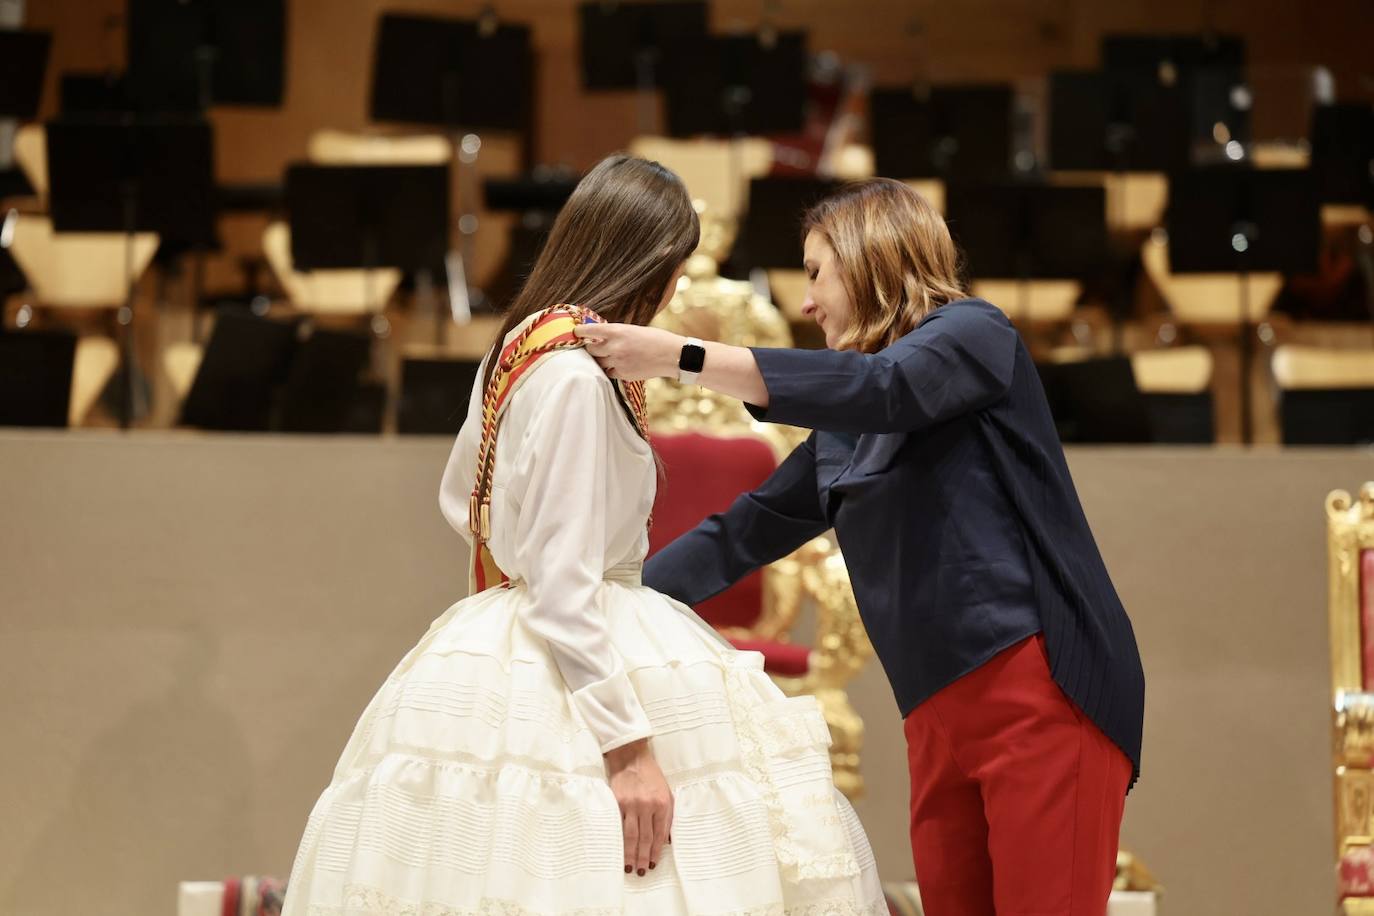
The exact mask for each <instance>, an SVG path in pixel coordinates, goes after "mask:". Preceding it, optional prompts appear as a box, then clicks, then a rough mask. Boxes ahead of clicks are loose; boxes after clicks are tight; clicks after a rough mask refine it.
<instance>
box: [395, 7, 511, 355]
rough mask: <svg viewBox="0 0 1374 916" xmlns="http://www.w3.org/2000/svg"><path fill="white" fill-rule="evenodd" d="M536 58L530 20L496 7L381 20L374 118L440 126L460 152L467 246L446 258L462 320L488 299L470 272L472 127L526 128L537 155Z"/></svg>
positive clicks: (475, 146)
mask: <svg viewBox="0 0 1374 916" xmlns="http://www.w3.org/2000/svg"><path fill="white" fill-rule="evenodd" d="M533 60H534V55H533V52H532V51H531V49H530V29H529V27H528V26H524V25H514V24H510V23H503V22H499V21H498V20H497V19H496V18H495V15H494V14H490V13H488V14H485V15H483V16H482V17H481V18H479V19H475V20H469V19H453V18H441V17H436V16H415V15H399V14H392V13H389V14H386V15H384V16H382V17H381V21H380V23H379V25H378V28H377V39H376V44H375V46H374V49H373V60H372V91H371V100H370V103H369V111H370V113H371V118H372V120H374V121H395V122H400V123H404V124H423V125H427V126H431V127H437V128H440V129H442V130H444V131H446V132H447V133H448V135H449V137H450V140H451V142H452V144H453V149H454V152H455V154H456V156H457V160H458V167H459V172H458V183H459V185H458V201H457V202H458V210H459V212H460V216H459V220H458V228H459V236H458V241H459V245H460V247H459V249H458V250H457V251H452V252H448V253H447V256H446V258H445V259H444V263H445V266H446V267H447V272H448V290H449V305H450V309H451V312H452V314H453V319H454V320H455V321H458V322H466V321H468V320H469V319H470V316H471V314H472V309H473V305H474V304H475V305H479V306H480V305H481V304H483V302H484V296H483V293H482V291H481V290H480V289H477V288H476V287H475V286H471V285H470V284H469V282H468V276H467V274H468V266H469V265H470V264H471V263H472V257H473V239H472V236H473V232H474V231H475V229H476V216H475V215H474V214H473V212H472V201H473V200H474V199H475V198H476V196H477V188H476V185H475V182H476V174H477V171H476V167H475V163H476V161H477V156H478V153H479V151H480V149H481V138H480V136H478V135H477V134H472V135H471V139H469V136H468V134H467V131H480V130H482V129H490V130H500V131H514V132H520V133H523V134H524V137H525V158H526V159H527V160H528V159H529V158H530V156H531V154H532V149H531V146H530V143H531V139H530V136H531V132H530V130H529V126H530V118H531V112H532V111H533V93H534V88H533V87H534V77H533V69H534V65H533ZM464 166H467V168H464ZM437 317H438V316H437V315H436V318H437ZM436 333H441V332H437V331H436Z"/></svg>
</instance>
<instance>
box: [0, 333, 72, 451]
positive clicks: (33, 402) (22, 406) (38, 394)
mask: <svg viewBox="0 0 1374 916" xmlns="http://www.w3.org/2000/svg"><path fill="white" fill-rule="evenodd" d="M75 359H76V335H74V334H68V333H65V332H58V331H6V330H4V329H3V328H0V426H53V427H63V426H66V425H67V414H68V411H69V409H70V407H69V405H70V403H71V392H72V364H73V362H74V361H75Z"/></svg>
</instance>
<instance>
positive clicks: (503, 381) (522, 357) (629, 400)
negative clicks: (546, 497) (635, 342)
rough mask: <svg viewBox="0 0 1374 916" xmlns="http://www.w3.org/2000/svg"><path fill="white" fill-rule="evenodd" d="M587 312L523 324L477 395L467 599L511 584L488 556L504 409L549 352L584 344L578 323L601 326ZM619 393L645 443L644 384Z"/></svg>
mask: <svg viewBox="0 0 1374 916" xmlns="http://www.w3.org/2000/svg"><path fill="white" fill-rule="evenodd" d="M601 321H602V318H601V316H600V315H598V314H596V312H593V311H592V310H591V309H586V308H582V307H581V306H577V305H555V306H553V307H552V308H547V309H545V310H544V311H542V312H539V313H537V314H535V315H534V316H532V317H531V318H529V319H527V320H526V323H525V325H524V327H523V329H522V330H520V331H519V332H518V333H517V334H516V336H515V337H514V338H513V339H511V340H510V342H509V343H507V344H505V346H503V347H502V348H501V353H500V356H499V357H498V359H497V363H496V367H495V369H493V370H492V374H491V381H490V382H488V383H487V387H486V390H485V391H483V392H482V436H481V443H480V444H479V446H478V448H477V482H476V483H475V484H474V486H473V488H472V498H471V500H470V501H469V503H468V525H469V527H470V529H471V531H472V568H471V569H470V571H469V575H468V591H469V594H473V595H475V594H477V593H479V592H484V591H486V590H487V589H489V588H492V587H494V586H498V585H501V586H504V585H506V584H508V583H509V582H510V577H509V576H507V575H506V574H505V573H504V572H503V571H502V570H501V568H500V567H499V566H497V565H496V560H495V559H494V558H493V557H492V555H491V550H490V549H489V548H488V547H487V541H489V540H491V486H492V477H493V474H494V473H495V470H496V435H497V432H498V431H499V430H500V426H501V418H502V416H503V415H504V414H505V408H506V405H507V404H509V403H510V397H511V395H512V394H513V393H514V392H515V389H516V388H517V387H518V386H519V385H520V382H521V381H522V380H523V379H524V378H525V377H526V376H528V374H529V372H530V370H531V369H533V368H534V367H535V366H537V365H538V364H539V362H540V361H541V360H542V359H544V357H546V356H548V355H549V354H551V353H556V352H557V351H559V350H574V349H577V348H579V347H581V346H583V342H582V340H581V339H580V338H578V336H577V335H576V334H574V333H573V329H574V328H575V327H577V326H578V325H579V324H593V323H600V322H601ZM619 384H620V391H621V393H622V395H623V396H624V398H625V403H626V404H628V405H629V407H630V412H631V413H632V414H633V415H634V421H635V427H636V428H637V429H638V430H639V434H640V435H641V436H643V437H644V438H645V440H648V438H649V427H648V421H647V419H646V417H645V407H644V383H643V382H620V383H619Z"/></svg>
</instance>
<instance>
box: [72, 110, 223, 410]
mask: <svg viewBox="0 0 1374 916" xmlns="http://www.w3.org/2000/svg"><path fill="white" fill-rule="evenodd" d="M47 148H48V149H47V152H48V178H49V183H50V185H51V187H50V192H49V209H50V211H51V213H52V223H53V229H54V231H56V232H119V233H123V234H124V236H125V250H126V261H125V270H126V274H125V285H126V288H127V289H128V294H127V297H126V299H125V302H124V306H123V308H121V309H120V311H119V313H118V323H119V324H120V325H121V326H122V328H123V333H122V335H121V336H122V351H123V358H122V360H121V365H120V370H119V375H118V378H117V379H116V387H115V389H113V390H115V391H118V392H119V395H118V405H117V408H116V413H117V414H118V416H119V420H120V426H121V427H123V428H125V429H127V428H128V427H129V426H130V424H132V422H133V421H134V419H135V418H136V415H141V414H142V413H143V409H142V405H143V404H145V403H146V396H147V391H146V384H140V385H138V388H139V391H138V392H137V394H138V399H137V400H138V403H137V404H136V403H135V397H136V392H135V383H136V380H135V374H136V370H137V365H136V359H135V355H134V343H133V316H134V300H135V293H136V286H137V283H136V280H135V278H134V276H133V246H134V235H135V233H138V232H156V233H158V235H159V236H160V243H161V244H163V245H181V246H186V247H190V248H208V247H212V246H213V245H214V244H215V225H214V209H213V188H214V181H213V174H214V165H213V160H212V155H213V143H212V139H211V134H210V124H209V122H207V121H204V120H201V119H198V118H177V117H157V118H153V117H149V118H134V117H132V116H128V117H123V118H98V117H92V118H69V119H59V120H56V121H50V122H48V124H47Z"/></svg>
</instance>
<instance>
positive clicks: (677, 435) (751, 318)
mask: <svg viewBox="0 0 1374 916" xmlns="http://www.w3.org/2000/svg"><path fill="white" fill-rule="evenodd" d="M731 234H732V227H731V226H730V225H729V224H728V223H727V222H726V221H724V220H721V219H716V218H708V215H706V214H703V217H702V242H701V245H700V246H699V248H698V250H697V252H696V253H695V254H694V255H693V256H692V257H691V259H689V261H688V263H687V269H686V271H685V273H684V277H683V279H682V281H681V282H680V284H679V286H678V290H677V293H676V294H675V295H674V297H673V300H672V302H671V303H670V304H669V306H668V307H667V308H666V309H664V311H663V313H662V314H660V315H659V317H658V319H657V320H656V322H655V324H656V325H658V326H661V327H664V328H667V329H669V330H672V331H675V332H677V333H680V334H686V335H690V336H694V337H700V338H702V339H705V340H719V341H724V342H726V343H732V344H737V345H740V346H765V347H787V346H791V345H792V336H791V333H790V332H789V331H788V328H787V322H786V320H785V319H784V318H783V317H782V315H781V314H780V313H779V312H778V310H777V309H776V308H775V307H774V306H773V305H772V303H770V302H769V301H768V300H767V299H765V298H763V297H762V296H759V295H757V294H756V293H755V292H754V290H753V287H752V286H751V285H750V284H748V283H744V282H738V281H734V280H726V279H723V278H721V277H720V276H719V275H718V273H717V267H718V263H719V258H720V256H721V253H722V252H723V251H725V250H726V249H728V247H729V244H730V241H731V238H730V236H731ZM648 401H649V422H650V428H651V432H652V437H653V442H654V447H655V450H656V451H657V452H658V455H659V457H660V459H661V460H662V462H663V467H664V476H663V479H662V480H660V482H659V490H658V497H657V500H656V502H655V505H654V526H653V530H652V531H651V533H650V550H651V552H653V551H657V550H658V549H660V548H661V547H663V546H664V545H666V544H667V543H669V542H670V541H672V540H673V539H674V538H676V537H677V536H678V535H680V534H682V533H684V532H686V531H688V530H690V529H691V528H693V527H694V526H695V525H696V524H697V523H698V522H700V521H701V520H702V519H703V518H705V517H706V516H707V515H710V514H711V513H714V512H721V511H724V510H725V509H727V508H729V506H730V504H731V503H732V502H733V501H734V499H735V498H736V497H737V496H739V495H740V494H741V493H743V492H746V491H748V490H751V489H753V488H754V487H756V486H757V485H758V484H760V483H762V482H763V480H764V479H765V478H766V477H768V475H769V474H771V473H772V472H773V470H774V469H775V468H776V467H777V465H778V464H779V463H780V462H781V461H782V459H783V458H785V457H786V456H787V454H788V453H789V452H790V451H791V450H792V449H793V448H795V447H796V446H797V445H798V444H799V443H800V442H801V441H802V440H804V439H805V438H806V435H807V433H806V431H804V430H799V429H794V428H790V427H782V426H777V425H774V424H764V423H759V422H757V421H755V420H754V419H753V418H752V417H750V416H749V413H748V412H747V411H746V410H745V409H744V407H743V405H742V404H740V403H739V402H738V401H735V400H733V399H730V398H726V397H722V396H719V395H716V394H715V393H713V392H710V391H707V390H705V389H703V388H699V387H697V386H694V385H691V386H689V385H677V384H676V383H673V382H664V381H662V380H655V381H654V382H651V383H650V389H649V396H648ZM697 611H698V613H700V615H701V616H702V618H703V619H704V620H706V621H707V622H708V623H710V624H711V625H712V626H714V627H716V628H717V629H718V630H719V631H720V632H721V633H722V634H723V635H724V636H725V637H726V638H728V639H729V640H730V641H731V642H732V643H734V644H735V645H736V646H737V647H739V648H741V649H748V650H754V651H758V652H760V653H762V655H763V658H764V670H765V671H767V672H768V673H769V675H771V676H772V678H773V680H774V681H775V682H776V683H777V684H778V686H779V687H781V688H782V690H783V692H784V693H787V694H788V695H790V696H797V695H802V694H810V695H813V696H815V697H816V699H817V701H818V702H819V704H820V706H821V709H822V711H823V713H824V715H825V719H826V723H827V724H828V725H829V727H830V734H831V749H830V755H831V764H832V768H833V770H834V776H835V784H836V786H837V787H838V788H839V789H840V791H842V792H844V793H845V795H846V796H848V797H850V798H858V797H859V796H860V795H861V794H862V793H863V779H862V776H861V775H860V772H859V754H860V751H861V749H862V745H863V721H862V720H861V719H860V718H859V716H858V714H857V713H856V712H855V711H854V708H853V706H852V705H851V704H850V702H849V697H848V695H847V694H846V692H845V690H846V687H847V685H848V683H849V682H850V681H851V680H852V679H853V678H854V676H855V675H856V674H858V672H859V671H860V670H861V669H862V668H863V666H864V664H865V663H866V662H867V661H868V659H869V658H870V656H871V655H872V654H873V649H872V646H871V645H870V644H869V641H868V636H867V634H866V633H865V632H864V629H863V625H862V623H861V622H860V621H859V615H858V608H857V607H856V605H855V603H854V595H853V592H852V590H851V589H850V585H849V576H848V573H847V572H846V570H845V566H844V562H843V560H842V559H841V557H840V553H839V549H838V547H837V546H836V543H835V541H834V538H833V535H830V534H827V535H824V536H822V537H818V538H815V539H814V540H812V541H810V542H809V543H807V544H805V545H803V546H802V547H801V548H800V549H798V550H797V551H796V552H795V553H793V554H792V555H790V556H788V557H785V558H783V559H781V560H779V561H777V562H775V563H773V564H770V565H769V566H767V567H765V568H763V569H761V570H759V571H757V572H756V573H754V574H752V575H750V576H748V577H747V578H745V579H744V580H742V581H740V582H738V583H736V584H735V585H734V586H733V587H731V588H730V589H728V590H726V591H725V592H723V593H722V594H720V595H718V596H716V597H715V598H712V599H710V600H709V601H706V602H703V603H702V604H701V606H700V607H698V608H697ZM808 611H809V612H810V614H811V615H813V616H814V621H815V623H814V633H813V634H812V635H811V636H810V638H808V639H806V640H805V641H795V642H794V641H793V636H792V631H793V630H794V628H799V623H800V620H801V618H802V617H803V616H804V614H805V613H806V612H808Z"/></svg>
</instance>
